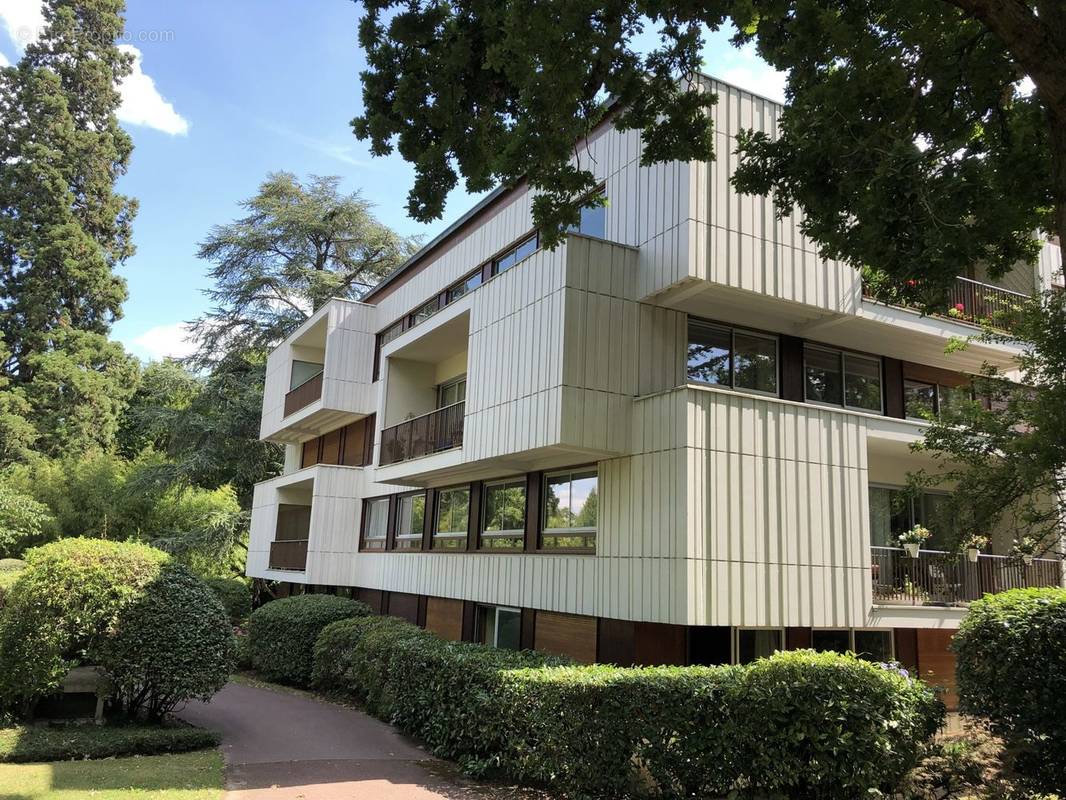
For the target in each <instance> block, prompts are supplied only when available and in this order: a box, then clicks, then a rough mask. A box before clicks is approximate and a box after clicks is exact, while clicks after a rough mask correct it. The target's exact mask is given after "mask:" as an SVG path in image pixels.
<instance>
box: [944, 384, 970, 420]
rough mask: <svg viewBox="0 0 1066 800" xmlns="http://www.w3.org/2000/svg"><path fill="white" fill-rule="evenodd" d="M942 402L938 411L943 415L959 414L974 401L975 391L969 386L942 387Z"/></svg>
mask: <svg viewBox="0 0 1066 800" xmlns="http://www.w3.org/2000/svg"><path fill="white" fill-rule="evenodd" d="M938 388H939V394H940V401H939V405H938V406H937V410H938V411H939V412H940V413H941V414H952V413H958V412H959V411H961V410H962V409H963V408H965V407H966V405H967V404H968V403H970V402H972V401H973V390H972V389H971V388H970V387H969V386H940V387H938Z"/></svg>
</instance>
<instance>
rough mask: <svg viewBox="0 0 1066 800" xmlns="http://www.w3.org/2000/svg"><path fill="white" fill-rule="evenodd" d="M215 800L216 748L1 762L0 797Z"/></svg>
mask: <svg viewBox="0 0 1066 800" xmlns="http://www.w3.org/2000/svg"><path fill="white" fill-rule="evenodd" d="M84 797H91V798H93V800H135V799H139V798H145V797H151V798H154V799H157V800H219V798H221V797H222V756H221V754H220V753H219V752H218V751H217V750H201V751H199V752H195V753H176V754H170V755H161V756H133V757H130V758H108V759H103V760H99V761H54V762H51V763H48V764H0V800H74V799H75V798H84Z"/></svg>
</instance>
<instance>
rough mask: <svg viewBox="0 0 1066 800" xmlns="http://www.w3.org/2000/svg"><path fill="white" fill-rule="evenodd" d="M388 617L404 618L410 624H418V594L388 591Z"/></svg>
mask: <svg viewBox="0 0 1066 800" xmlns="http://www.w3.org/2000/svg"><path fill="white" fill-rule="evenodd" d="M388 606H389V610H388V612H387V613H388V615H389V616H390V617H399V618H400V619H405V620H407V621H408V622H410V623H411V624H412V625H417V624H418V595H417V594H404V593H402V592H389V602H388Z"/></svg>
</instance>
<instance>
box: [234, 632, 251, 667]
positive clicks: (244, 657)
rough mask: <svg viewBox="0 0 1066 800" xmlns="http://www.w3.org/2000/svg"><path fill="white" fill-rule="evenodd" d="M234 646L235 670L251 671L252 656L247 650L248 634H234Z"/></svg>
mask: <svg viewBox="0 0 1066 800" xmlns="http://www.w3.org/2000/svg"><path fill="white" fill-rule="evenodd" d="M233 642H234V646H235V647H236V648H237V657H236V666H237V669H251V668H252V655H251V653H250V652H249V650H248V634H247V633H234V634H233Z"/></svg>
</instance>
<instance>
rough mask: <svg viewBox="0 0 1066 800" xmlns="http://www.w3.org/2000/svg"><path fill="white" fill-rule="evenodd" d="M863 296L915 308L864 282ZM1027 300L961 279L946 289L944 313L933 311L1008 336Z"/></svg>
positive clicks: (979, 282)
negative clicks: (1018, 311) (998, 331)
mask: <svg viewBox="0 0 1066 800" xmlns="http://www.w3.org/2000/svg"><path fill="white" fill-rule="evenodd" d="M863 297H864V298H866V299H869V300H878V301H880V302H884V303H887V304H889V305H895V306H901V307H903V308H910V307H913V306H914V304H913V303H911V302H908V301H907V300H906V299H903V298H901V297H899V296H898V295H896V294H895V293H893V292H888V293H887V294H886V293H885V292H883V291H881V292H878V291H875V290H874V288H873V287H871V286H870V284H867V283H864V284H863ZM1028 299H1029V297H1028V296H1027V295H1024V294H1022V293H1020V292H1014V291H1011V290H1010V289H1004V288H1002V287H999V286H993V285H992V284H990V283H982V282H981V281H975V280H972V279H970V278H963V277H961V276H960V277H958V278H956V279H955V283H954V284H953V285H952V286H951V288H950V289H949V290H948V293H947V298H946V302H945V304H944V310H943V311H942V312H933V316H938V317H947V318H949V319H953V320H956V321H958V322H965V323H968V324H971V325H990V326H992V327H993V328H996V329H998V330H1001V331H1004V332H1006V333H1009V332H1010V330H1011V327H1012V320H1013V317H1014V314H1015V313H1016V311H1017V309H1018V308H1019V306H1021V304H1022V303H1024V302H1025V301H1026V300H1028Z"/></svg>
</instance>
